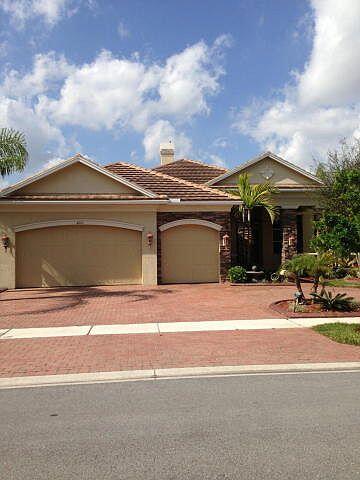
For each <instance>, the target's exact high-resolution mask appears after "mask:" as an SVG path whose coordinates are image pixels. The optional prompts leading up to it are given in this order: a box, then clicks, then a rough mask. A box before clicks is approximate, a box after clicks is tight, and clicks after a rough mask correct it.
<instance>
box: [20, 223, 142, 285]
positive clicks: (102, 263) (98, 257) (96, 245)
mask: <svg viewBox="0 0 360 480" xmlns="http://www.w3.org/2000/svg"><path fill="white" fill-rule="evenodd" d="M141 277H142V271H141V233H140V232H138V231H133V230H127V229H121V228H112V227H105V226H93V225H86V226H82V225H72V226H61V227H60V226H59V227H51V228H42V229H38V230H28V231H24V232H19V233H17V235H16V284H17V287H23V288H24V287H53V286H80V285H111V284H117V283H131V284H137V283H141V281H142V278H141Z"/></svg>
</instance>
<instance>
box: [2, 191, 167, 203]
mask: <svg viewBox="0 0 360 480" xmlns="http://www.w3.org/2000/svg"><path fill="white" fill-rule="evenodd" d="M166 199H167V197H166V195H157V196H156V197H146V196H145V195H126V194H119V195H118V194H113V193H100V194H99V193H81V194H80V193H74V194H73V193H56V194H55V193H54V194H52V193H32V194H26V195H9V196H8V197H3V198H0V202H1V200H39V201H40V200H46V201H48V200H126V201H132V200H135V201H136V200H166Z"/></svg>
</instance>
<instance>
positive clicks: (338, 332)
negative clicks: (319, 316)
mask: <svg viewBox="0 0 360 480" xmlns="http://www.w3.org/2000/svg"><path fill="white" fill-rule="evenodd" d="M313 330H315V332H318V333H321V334H322V335H325V336H326V337H329V338H331V340H335V342H339V343H348V344H349V345H360V324H358V323H339V322H337V323H325V324H324V325H316V326H315V327H313Z"/></svg>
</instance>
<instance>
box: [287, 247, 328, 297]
mask: <svg viewBox="0 0 360 480" xmlns="http://www.w3.org/2000/svg"><path fill="white" fill-rule="evenodd" d="M332 263H333V256H332V254H331V253H330V252H326V253H323V254H321V255H311V254H309V253H302V254H300V255H294V256H293V258H292V259H291V260H287V261H286V262H285V263H284V265H283V269H284V270H285V274H286V276H287V277H289V278H292V279H294V281H295V284H296V288H297V291H298V300H299V302H302V301H304V300H305V295H304V291H303V289H302V286H301V277H303V276H304V275H311V276H312V277H313V286H312V289H311V292H312V293H314V294H316V293H317V291H318V288H319V283H320V281H321V280H323V279H324V278H325V277H327V276H328V275H329V274H330V273H331V271H332Z"/></svg>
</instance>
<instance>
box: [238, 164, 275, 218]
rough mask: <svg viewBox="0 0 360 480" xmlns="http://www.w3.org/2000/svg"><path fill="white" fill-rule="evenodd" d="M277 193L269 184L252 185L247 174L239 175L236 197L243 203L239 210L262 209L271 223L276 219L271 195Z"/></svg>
mask: <svg viewBox="0 0 360 480" xmlns="http://www.w3.org/2000/svg"><path fill="white" fill-rule="evenodd" d="M276 193H278V189H277V188H276V187H274V186H273V185H271V184H270V183H269V182H265V183H259V184H256V185H252V184H251V183H250V177H249V174H247V173H243V174H240V175H239V180H238V185H237V192H236V195H237V196H238V197H240V199H241V200H242V201H243V205H242V206H240V207H239V208H240V210H245V209H247V210H252V209H253V208H255V207H263V208H264V209H265V210H266V211H267V213H268V215H269V216H270V219H271V221H272V222H274V220H275V217H276V206H275V205H274V204H273V203H272V200H271V195H273V194H276Z"/></svg>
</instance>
